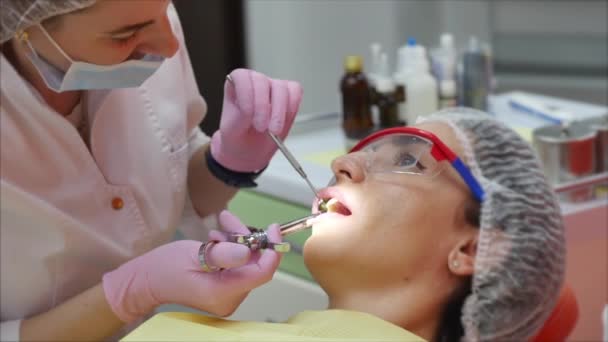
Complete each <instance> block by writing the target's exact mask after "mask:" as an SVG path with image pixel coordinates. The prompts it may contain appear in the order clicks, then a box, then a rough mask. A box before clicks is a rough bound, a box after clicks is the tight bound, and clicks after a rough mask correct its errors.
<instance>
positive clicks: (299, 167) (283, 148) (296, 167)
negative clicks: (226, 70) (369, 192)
mask: <svg viewBox="0 0 608 342" xmlns="http://www.w3.org/2000/svg"><path fill="white" fill-rule="evenodd" d="M226 79H227V80H228V81H229V82H231V83H234V81H232V77H230V75H227V76H226ZM268 135H269V136H270V138H272V140H273V141H274V143H275V144H276V145H277V147H278V148H279V150H280V151H281V153H283V155H284V156H285V158H287V161H288V162H289V164H291V166H292V167H293V168H294V170H296V172H297V173H298V174H299V175H300V177H302V178H303V179H304V180H305V181H306V184H308V187H309V188H310V190H312V193H313V194H314V195H315V197H316V198H320V197H319V193H318V192H317V189H315V187H314V186H313V185H312V183H311V182H310V180H309V179H308V175H307V174H306V172H304V169H303V168H302V165H300V163H298V161H297V160H296V158H295V157H294V156H293V155H292V154H291V152H289V150H288V149H287V147H286V146H285V144H283V142H282V141H281V140H280V139H279V138H278V137H277V136H276V135H274V134H273V133H271V132H270V131H268Z"/></svg>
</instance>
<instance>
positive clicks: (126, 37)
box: [110, 32, 137, 45]
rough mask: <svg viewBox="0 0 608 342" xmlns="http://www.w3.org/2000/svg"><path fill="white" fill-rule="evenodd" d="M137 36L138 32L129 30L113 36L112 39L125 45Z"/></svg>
mask: <svg viewBox="0 0 608 342" xmlns="http://www.w3.org/2000/svg"><path fill="white" fill-rule="evenodd" d="M136 36H137V32H129V33H125V34H119V35H115V36H112V37H110V39H112V41H113V42H114V43H116V44H120V45H124V44H128V43H130V42H131V41H132V40H134V39H135V37H136Z"/></svg>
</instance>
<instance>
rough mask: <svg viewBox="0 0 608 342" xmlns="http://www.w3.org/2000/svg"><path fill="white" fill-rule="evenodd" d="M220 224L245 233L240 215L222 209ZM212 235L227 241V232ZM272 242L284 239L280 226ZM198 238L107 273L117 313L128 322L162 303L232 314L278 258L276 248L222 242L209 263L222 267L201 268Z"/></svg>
mask: <svg viewBox="0 0 608 342" xmlns="http://www.w3.org/2000/svg"><path fill="white" fill-rule="evenodd" d="M219 222H220V225H221V226H222V228H223V230H224V231H225V232H227V233H239V234H247V233H249V230H248V229H247V228H246V227H245V226H244V225H243V224H242V223H241V222H240V221H239V219H238V218H237V217H236V216H234V215H232V214H231V213H229V212H228V211H223V212H222V213H221V214H220V216H219ZM209 235H210V238H211V239H214V240H219V241H226V238H225V236H224V234H223V233H220V232H219V231H212V232H211V233H210V234H209ZM268 237H269V240H270V241H272V242H280V241H281V234H280V232H279V226H278V225H277V224H274V225H271V226H270V227H269V228H268ZM200 246H201V242H199V241H191V240H182V241H175V242H171V243H168V244H166V245H163V246H160V247H158V248H156V249H153V250H152V251H150V252H148V253H146V254H143V255H141V256H139V257H137V258H134V259H132V260H130V261H128V262H127V263H125V264H123V265H122V266H120V267H119V268H117V269H116V270H114V271H111V272H109V273H106V274H105V275H104V276H103V289H104V292H105V295H106V299H107V301H108V303H109V304H110V306H111V308H112V310H113V311H114V313H115V314H116V315H117V316H118V318H120V319H121V320H122V321H124V322H126V323H129V322H133V321H135V320H136V319H138V318H141V317H142V316H144V315H145V314H147V313H149V312H151V311H152V310H154V308H156V307H157V306H158V305H161V304H169V303H171V304H180V305H185V306H188V307H191V308H195V309H199V310H202V311H205V312H209V313H212V314H214V315H219V316H227V315H230V314H231V313H232V312H234V310H236V308H237V307H238V306H239V305H240V304H241V302H242V301H243V300H244V299H245V297H246V296H247V294H248V293H249V291H251V290H253V289H254V288H256V287H258V286H260V285H262V284H264V283H266V282H268V281H270V280H271V279H272V275H273V274H274V272H275V271H276V269H277V267H278V266H279V262H280V259H281V257H280V254H279V253H277V252H275V251H273V250H270V249H268V250H264V251H255V252H251V251H250V250H249V248H247V247H246V246H244V245H239V244H236V243H230V242H218V243H216V244H214V245H213V246H211V247H209V248H208V249H207V254H206V255H207V259H208V260H207V261H208V264H209V265H210V266H217V267H221V268H224V270H221V271H217V272H212V273H205V272H203V271H202V270H201V266H200V263H199V259H198V251H199V248H200Z"/></svg>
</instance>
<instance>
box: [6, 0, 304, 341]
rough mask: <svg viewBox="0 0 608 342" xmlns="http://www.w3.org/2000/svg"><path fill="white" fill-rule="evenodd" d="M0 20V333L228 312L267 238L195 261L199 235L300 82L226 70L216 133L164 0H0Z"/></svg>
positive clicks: (94, 329)
mask: <svg viewBox="0 0 608 342" xmlns="http://www.w3.org/2000/svg"><path fill="white" fill-rule="evenodd" d="M0 19H1V20H0V21H1V31H0V43H1V50H0V51H1V55H0V63H1V64H0V70H1V90H2V91H1V104H0V110H1V119H2V122H1V125H0V127H1V133H2V134H1V144H0V146H1V162H0V169H1V181H2V182H1V186H2V188H1V190H2V191H1V201H0V203H1V209H2V211H1V217H2V220H1V222H0V227H1V232H2V237H1V243H2V245H1V253H2V255H1V262H2V277H1V295H2V297H1V317H0V318H1V321H2V323H1V339H2V340H13V341H14V340H20V339H21V340H100V339H105V338H114V337H117V336H119V335H120V334H121V332H122V331H123V330H124V329H123V326H124V325H125V323H132V324H136V323H137V321H139V320H140V319H141V318H143V317H145V316H146V315H147V314H149V313H150V312H152V311H153V310H154V309H155V308H156V307H157V306H158V305H160V304H164V303H177V304H182V305H187V306H190V307H193V308H197V309H200V310H204V311H207V312H210V313H214V314H217V315H228V314H230V313H231V312H233V311H234V310H235V309H236V307H237V306H238V305H239V304H240V303H241V302H242V300H243V299H244V298H245V296H246V295H247V293H248V292H249V291H250V290H252V289H253V288H255V287H257V286H259V285H261V284H263V283H265V282H267V281H269V280H270V279H271V278H272V274H273V273H274V271H275V270H276V268H277V266H278V264H279V256H278V255H277V254H276V253H275V252H274V251H266V252H264V253H261V255H258V254H257V253H250V251H249V249H247V248H246V247H244V246H241V245H237V244H232V243H227V242H219V243H215V244H212V245H211V247H210V248H209V250H208V252H209V253H208V254H207V260H206V262H208V263H209V264H210V265H212V266H215V267H219V268H224V270H223V271H222V272H214V273H206V272H203V271H202V269H201V266H200V263H199V260H198V252H199V248H200V247H201V242H198V241H200V240H204V239H206V234H207V232H206V231H204V229H203V228H202V227H203V222H204V220H203V218H205V217H214V215H213V214H215V213H218V212H220V211H221V210H222V209H223V208H225V206H226V204H227V202H228V200H229V199H230V198H231V197H232V196H233V195H234V194H235V192H236V191H237V190H238V188H240V187H248V186H255V182H254V179H255V177H256V176H257V175H259V173H260V172H261V171H262V170H263V169H264V168H265V166H266V165H267V164H268V162H269V161H270V158H271V157H272V155H273V154H274V152H275V151H276V148H275V146H274V144H273V142H272V140H271V139H269V138H268V137H267V131H270V132H273V133H275V134H277V135H279V136H280V137H282V138H284V137H285V136H286V135H287V133H288V131H289V129H290V127H291V125H292V123H293V119H294V116H295V114H296V112H297V111H298V107H299V104H300V101H301V97H302V90H301V88H300V86H299V84H297V83H295V82H291V81H283V80H276V79H270V78H268V77H266V76H264V75H262V74H260V73H257V72H254V71H250V70H236V71H233V72H232V73H231V77H232V80H233V81H234V84H232V83H226V84H225V89H224V90H225V95H224V103H223V110H222V116H221V122H220V129H219V131H218V132H216V133H215V134H214V135H213V137H212V138H211V139H209V138H208V137H206V136H205V135H204V134H203V133H202V132H201V130H200V129H199V128H198V124H199V123H200V122H201V120H202V119H203V117H204V115H205V112H206V105H205V101H204V100H203V98H202V97H201V95H200V94H199V91H198V89H197V86H196V83H195V80H194V77H193V73H192V68H191V64H190V60H189V58H188V54H187V51H186V47H185V44H184V38H183V34H182V30H181V27H180V22H179V19H178V17H177V14H176V12H175V9H174V8H173V6H172V4H171V1H169V0H154V1H150V0H129V1H109V0H2V1H0ZM219 225H221V226H222V227H223V228H224V229H225V230H228V231H239V229H240V230H242V229H244V228H243V226H242V224H241V223H240V222H239V221H238V219H237V218H236V217H234V216H232V215H231V214H229V213H228V212H223V213H221V214H220V215H219ZM178 226H180V227H181V229H182V231H183V232H184V233H185V234H186V236H187V237H189V238H191V239H193V240H184V241H177V242H169V241H170V240H171V238H172V236H173V235H174V233H175V230H176V228H177V227H178ZM269 229H270V230H271V235H272V236H273V238H274V240H275V242H276V241H278V240H279V239H280V236H279V234H278V230H277V226H276V225H273V226H271V227H270V228H269ZM195 240H198V241H195ZM159 246H160V247H159ZM202 338H203V337H202Z"/></svg>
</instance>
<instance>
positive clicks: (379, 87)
mask: <svg viewBox="0 0 608 342" xmlns="http://www.w3.org/2000/svg"><path fill="white" fill-rule="evenodd" d="M395 88H396V87H395V82H393V80H391V79H390V78H388V77H378V79H377V80H376V91H377V92H379V93H391V92H393V91H395Z"/></svg>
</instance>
